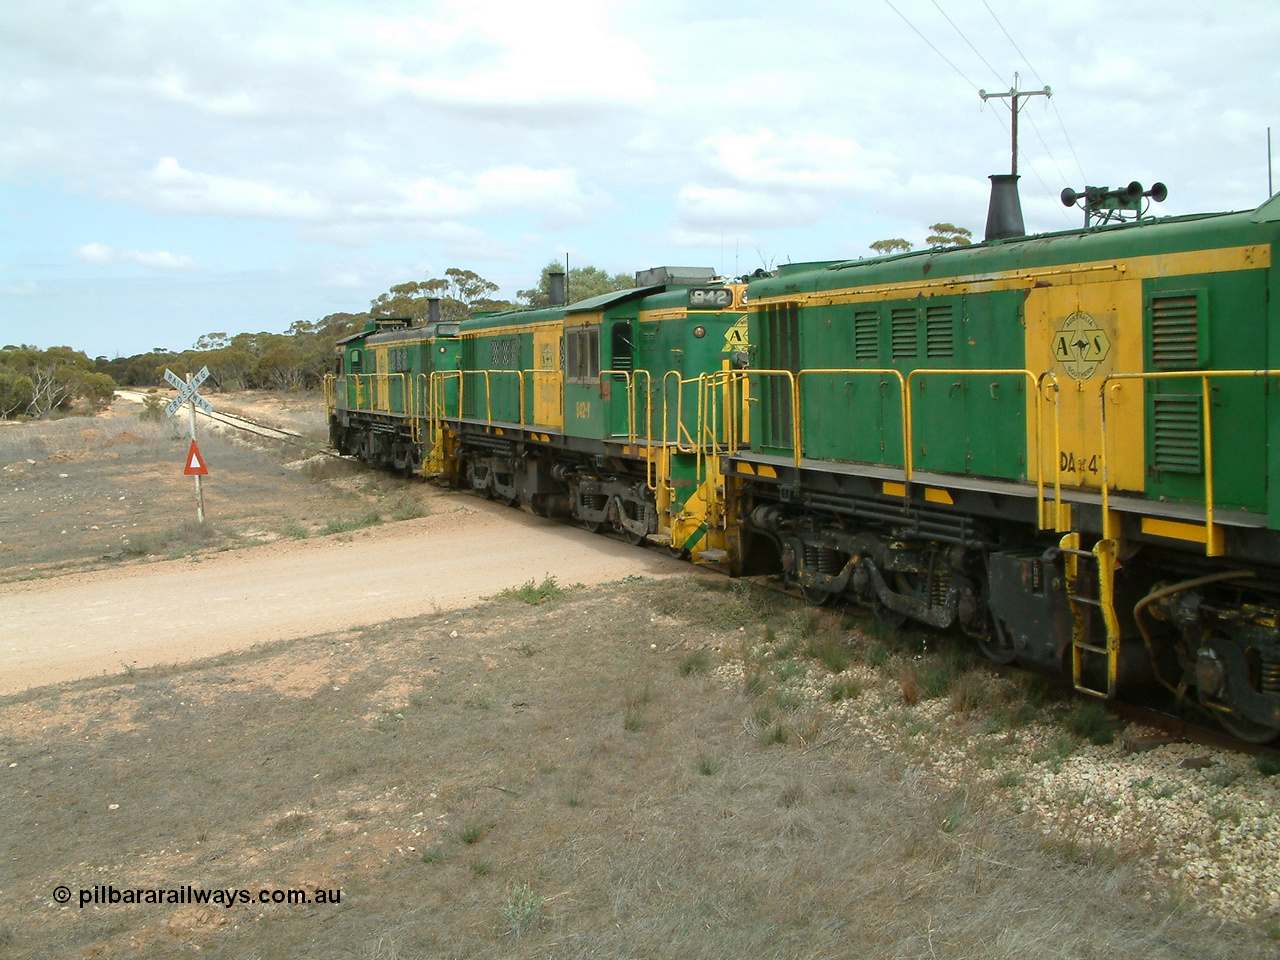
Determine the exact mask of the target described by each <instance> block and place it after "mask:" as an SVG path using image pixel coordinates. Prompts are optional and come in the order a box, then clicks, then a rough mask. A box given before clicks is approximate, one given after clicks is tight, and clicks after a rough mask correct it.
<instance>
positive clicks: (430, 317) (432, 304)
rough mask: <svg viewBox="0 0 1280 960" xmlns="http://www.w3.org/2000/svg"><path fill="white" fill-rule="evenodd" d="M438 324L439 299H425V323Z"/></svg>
mask: <svg viewBox="0 0 1280 960" xmlns="http://www.w3.org/2000/svg"><path fill="white" fill-rule="evenodd" d="M439 322H440V298H439V297H428V298H427V323H439Z"/></svg>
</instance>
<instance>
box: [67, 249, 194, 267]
mask: <svg viewBox="0 0 1280 960" xmlns="http://www.w3.org/2000/svg"><path fill="white" fill-rule="evenodd" d="M75 257H76V259H77V260H82V261H84V262H85V263H91V264H93V265H94V266H98V267H109V266H111V265H112V264H116V263H136V264H137V265H138V266H140V267H146V268H147V269H149V270H162V271H165V272H167V273H197V272H199V271H201V270H203V269H204V268H203V267H202V266H201V265H200V263H199V262H198V261H197V260H196V259H195V258H194V257H189V256H187V255H186V254H185V253H170V252H169V251H167V250H153V251H152V252H150V253H144V252H143V251H141V250H117V249H115V248H114V247H111V246H108V245H107V244H105V243H86V244H85V245H84V246H82V247H80V248H79V249H78V250H76V252H75Z"/></svg>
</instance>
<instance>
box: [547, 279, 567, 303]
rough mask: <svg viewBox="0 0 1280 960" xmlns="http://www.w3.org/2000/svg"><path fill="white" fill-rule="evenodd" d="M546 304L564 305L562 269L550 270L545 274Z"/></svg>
mask: <svg viewBox="0 0 1280 960" xmlns="http://www.w3.org/2000/svg"><path fill="white" fill-rule="evenodd" d="M547 304H548V306H552V307H563V306H564V271H563V270H552V271H551V272H550V273H549V274H547Z"/></svg>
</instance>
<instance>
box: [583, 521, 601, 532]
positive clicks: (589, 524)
mask: <svg viewBox="0 0 1280 960" xmlns="http://www.w3.org/2000/svg"><path fill="white" fill-rule="evenodd" d="M582 525H583V527H585V528H586V529H587V530H589V531H591V532H592V533H599V532H600V528H601V527H602V526H604V524H602V523H600V522H599V521H597V520H583V521H582Z"/></svg>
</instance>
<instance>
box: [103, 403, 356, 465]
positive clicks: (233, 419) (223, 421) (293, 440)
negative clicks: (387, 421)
mask: <svg viewBox="0 0 1280 960" xmlns="http://www.w3.org/2000/svg"><path fill="white" fill-rule="evenodd" d="M116 394H117V396H120V397H122V398H124V399H126V400H132V401H134V402H135V403H143V402H145V400H146V398H147V397H154V396H156V395H155V394H146V393H138V392H137V391H133V390H117V391H116ZM196 416H198V417H200V418H201V419H202V420H204V421H207V422H209V423H214V424H217V425H219V426H224V427H232V428H233V429H236V430H240V431H242V432H244V433H249V434H253V435H254V436H258V437H262V438H264V439H267V440H278V441H280V442H282V443H288V444H292V445H293V446H296V447H300V448H301V449H303V450H307V451H309V452H311V453H313V454H321V455H323V456H326V457H330V458H332V459H334V460H343V461H346V462H347V463H360V462H361V461H359V460H357V459H356V458H355V457H344V456H343V455H342V454H340V453H336V452H335V451H333V450H331V449H330V448H329V447H328V445H327V443H326V441H324V440H317V439H315V438H314V437H308V436H306V435H305V434H301V433H298V432H297V431H294V430H286V429H284V428H283V427H273V426H271V425H270V424H266V423H261V422H259V421H257V420H253V419H250V418H249V417H242V416H238V415H237V414H234V413H224V412H222V411H220V410H214V411H213V412H212V413H205V412H204V411H203V410H200V409H199V408H197V409H196Z"/></svg>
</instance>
